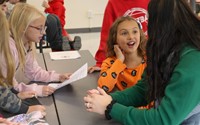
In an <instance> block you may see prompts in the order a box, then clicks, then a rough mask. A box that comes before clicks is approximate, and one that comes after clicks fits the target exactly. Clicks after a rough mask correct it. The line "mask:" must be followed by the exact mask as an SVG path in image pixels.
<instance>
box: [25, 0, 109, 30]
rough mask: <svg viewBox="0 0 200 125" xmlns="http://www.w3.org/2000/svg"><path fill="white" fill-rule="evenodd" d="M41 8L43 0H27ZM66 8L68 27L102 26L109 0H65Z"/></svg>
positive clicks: (66, 26)
mask: <svg viewBox="0 0 200 125" xmlns="http://www.w3.org/2000/svg"><path fill="white" fill-rule="evenodd" d="M27 2H28V3H29V4H32V5H34V6H35V7H37V8H38V9H39V10H41V11H44V8H43V7H42V6H41V4H42V2H43V0H27ZM64 2H65V8H66V19H65V20H66V24H65V28H66V29H79V28H95V27H101V25H102V20H103V13H104V9H105V6H106V4H107V0H64Z"/></svg>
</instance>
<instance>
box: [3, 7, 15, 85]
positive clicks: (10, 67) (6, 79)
mask: <svg viewBox="0 0 200 125" xmlns="http://www.w3.org/2000/svg"><path fill="white" fill-rule="evenodd" d="M0 17H1V19H0V27H1V30H0V34H1V37H0V54H1V55H2V56H3V57H4V58H5V64H6V68H7V75H6V76H4V75H3V73H2V67H1V66H2V65H0V85H2V86H7V85H9V86H12V83H13V76H14V70H15V65H14V61H13V57H12V54H11V51H10V46H9V26H8V21H7V19H6V16H5V14H4V12H2V10H1V9H0ZM1 61H2V60H1ZM1 63H2V62H1Z"/></svg>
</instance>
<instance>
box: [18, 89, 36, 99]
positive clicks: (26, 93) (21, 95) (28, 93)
mask: <svg viewBox="0 0 200 125" xmlns="http://www.w3.org/2000/svg"><path fill="white" fill-rule="evenodd" d="M35 95H36V92H35V91H24V92H19V93H18V94H17V96H18V97H19V98H20V99H27V98H33V97H34V96H35Z"/></svg>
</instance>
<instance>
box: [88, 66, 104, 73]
mask: <svg viewBox="0 0 200 125" xmlns="http://www.w3.org/2000/svg"><path fill="white" fill-rule="evenodd" d="M95 71H101V68H100V67H98V66H92V67H89V68H88V72H89V73H93V72H95Z"/></svg>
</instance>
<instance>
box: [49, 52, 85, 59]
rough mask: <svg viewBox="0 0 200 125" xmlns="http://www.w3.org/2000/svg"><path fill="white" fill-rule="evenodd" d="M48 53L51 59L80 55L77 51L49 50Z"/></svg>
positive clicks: (74, 57) (72, 57) (71, 57)
mask: <svg viewBox="0 0 200 125" xmlns="http://www.w3.org/2000/svg"><path fill="white" fill-rule="evenodd" d="M49 54H50V57H51V59H52V60H61V59H76V58H80V57H81V55H80V54H79V52H78V51H61V52H50V53H49Z"/></svg>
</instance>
